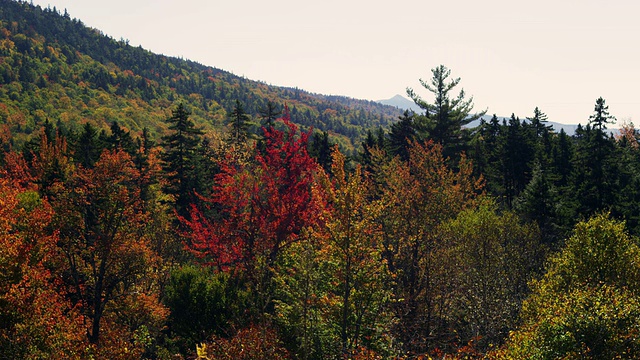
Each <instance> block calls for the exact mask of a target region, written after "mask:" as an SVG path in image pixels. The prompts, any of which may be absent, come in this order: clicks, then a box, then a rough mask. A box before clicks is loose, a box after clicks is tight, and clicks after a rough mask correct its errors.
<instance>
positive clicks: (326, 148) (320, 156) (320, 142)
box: [309, 131, 335, 174]
mask: <svg viewBox="0 0 640 360" xmlns="http://www.w3.org/2000/svg"><path fill="white" fill-rule="evenodd" d="M334 145H335V144H333V143H332V142H331V141H330V140H329V133H328V132H326V131H323V132H315V133H313V136H312V137H311V142H310V143H309V155H311V157H313V158H315V159H316V161H317V162H318V164H320V166H322V168H323V169H324V170H325V171H326V172H327V174H329V173H330V172H331V162H332V161H331V152H332V149H333V147H334Z"/></svg>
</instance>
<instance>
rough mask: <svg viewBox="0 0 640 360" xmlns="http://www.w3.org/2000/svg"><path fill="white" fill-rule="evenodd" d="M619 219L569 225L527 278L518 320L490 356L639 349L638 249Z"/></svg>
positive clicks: (633, 353)
mask: <svg viewBox="0 0 640 360" xmlns="http://www.w3.org/2000/svg"><path fill="white" fill-rule="evenodd" d="M624 228H625V224H624V223H623V222H619V221H615V220H612V219H610V218H609V216H608V215H607V214H599V215H596V216H594V217H593V218H591V219H590V220H588V221H583V222H580V223H578V224H577V225H576V227H575V230H574V234H573V236H571V238H569V239H568V240H567V241H566V245H565V247H564V249H563V250H562V251H561V252H560V253H558V254H557V255H555V256H553V257H552V258H551V259H550V261H549V267H548V269H547V273H546V274H545V275H544V277H543V278H542V279H540V280H539V281H534V282H533V283H532V284H531V287H532V294H531V295H530V296H529V298H528V299H527V300H526V301H525V302H524V304H523V310H522V325H521V326H520V328H519V329H518V330H517V331H516V332H514V333H512V334H511V336H510V338H509V340H508V341H507V343H506V344H505V347H504V348H503V349H502V350H500V351H498V352H496V353H495V354H493V355H494V356H493V357H494V358H504V359H513V358H519V359H524V358H529V359H530V358H541V359H559V358H580V359H614V358H615V359H618V358H622V359H635V358H637V357H638V356H639V355H640V341H638V337H637V332H638V330H637V329H638V328H640V321H639V319H640V257H639V256H640V249H639V248H638V245H637V240H636V239H634V238H631V237H630V236H629V235H628V234H627V233H626V232H625V230H624Z"/></svg>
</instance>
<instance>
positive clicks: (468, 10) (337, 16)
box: [33, 0, 640, 125]
mask: <svg viewBox="0 0 640 360" xmlns="http://www.w3.org/2000/svg"><path fill="white" fill-rule="evenodd" d="M33 3H34V4H37V5H41V6H43V7H47V6H48V5H50V6H51V7H53V6H55V7H56V8H57V9H58V10H60V11H63V10H64V9H65V8H66V9H67V11H68V12H69V14H70V15H71V17H74V18H78V19H80V20H82V22H83V23H84V24H85V25H88V26H91V27H94V28H97V29H100V30H102V31H103V32H104V33H105V34H107V35H109V36H111V37H113V38H115V39H120V38H124V39H128V40H129V41H130V44H131V45H135V46H138V45H142V47H143V48H145V49H148V50H151V51H153V52H156V53H162V54H166V55H172V56H181V57H183V58H186V59H190V60H194V61H197V62H200V63H202V64H204V65H209V66H214V67H216V68H220V69H223V70H227V71H231V72H233V73H234V74H236V75H244V76H245V77H247V78H249V79H253V80H261V81H265V82H267V83H269V84H273V85H281V86H297V87H299V88H301V89H304V90H307V91H310V92H315V93H321V94H333V95H344V96H349V97H353V98H358V99H368V100H380V99H387V98H390V97H392V96H394V95H396V94H402V95H406V88H407V87H412V88H414V90H416V91H418V93H420V94H421V95H423V96H425V98H427V99H428V100H431V98H430V97H428V96H429V95H430V94H429V93H428V92H426V90H424V91H423V89H422V88H421V86H420V83H419V82H418V79H419V78H422V79H424V80H428V79H429V78H430V77H431V69H432V68H434V67H436V66H438V65H440V64H444V65H445V66H447V67H449V68H450V69H451V70H452V75H453V76H454V77H460V78H461V79H462V80H461V82H460V86H461V87H462V88H464V90H465V92H466V93H467V94H468V95H472V96H473V97H474V102H475V105H476V107H475V109H477V110H483V109H488V113H489V114H493V113H496V114H498V115H499V116H509V115H511V113H515V114H516V115H517V116H519V117H520V118H525V117H527V116H531V115H532V114H533V109H534V108H535V107H536V106H538V107H539V108H540V109H541V110H542V111H543V112H545V113H547V115H548V116H549V120H551V121H557V122H561V123H578V122H580V123H582V124H585V123H586V122H587V121H588V118H589V115H591V114H592V113H593V108H594V104H595V100H596V99H597V98H598V97H600V96H602V97H603V98H604V99H605V100H606V102H607V105H609V111H610V113H611V114H612V115H614V116H616V117H617V118H618V124H620V123H622V122H623V121H627V122H628V121H635V122H636V125H640V96H639V95H640V93H639V91H638V90H637V88H638V84H640V1H637V0H608V1H604V0H536V1H526V2H525V1H517V0H484V1H478V0H457V1H456V0H440V1H429V0H394V1H389V0H387V1H381V0H366V1H365V0H324V1H304V0H268V1H267V0H211V1H205V0H181V1H169V0H153V1H152V0H126V1H125V0H109V1H106V0H33Z"/></svg>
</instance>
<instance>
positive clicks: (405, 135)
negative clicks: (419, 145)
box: [388, 110, 418, 161]
mask: <svg viewBox="0 0 640 360" xmlns="http://www.w3.org/2000/svg"><path fill="white" fill-rule="evenodd" d="M417 135H418V134H417V130H416V127H415V123H414V114H413V112H410V111H408V110H405V112H404V114H402V116H400V119H399V120H398V122H395V123H393V124H391V129H390V130H389V143H388V150H389V155H391V156H399V157H400V158H401V159H402V160H403V161H409V143H410V142H411V141H414V140H415V139H416V137H417Z"/></svg>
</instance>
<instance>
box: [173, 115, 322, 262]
mask: <svg viewBox="0 0 640 360" xmlns="http://www.w3.org/2000/svg"><path fill="white" fill-rule="evenodd" d="M280 120H281V121H283V122H284V124H285V126H286V128H287V131H281V130H277V129H274V128H270V129H264V133H265V140H266V149H265V151H264V153H259V152H258V153H257V155H256V159H255V162H254V163H252V164H249V165H246V166H239V165H237V164H234V163H233V162H232V161H226V162H225V163H224V164H222V166H221V170H222V171H221V173H220V174H218V175H217V176H216V178H215V180H216V185H215V186H214V189H213V193H212V196H211V197H210V198H207V199H205V200H206V201H207V202H210V203H212V204H215V205H217V206H218V207H219V208H221V215H222V219H220V220H216V221H210V220H209V219H206V218H205V217H204V216H203V214H202V212H201V211H200V209H197V208H193V209H192V212H191V218H192V220H191V221H185V223H186V224H187V225H188V226H189V228H190V230H191V233H190V236H191V240H192V250H193V251H194V252H196V253H197V254H199V255H201V256H208V257H210V259H211V261H212V263H213V264H214V265H216V266H218V267H219V268H220V269H225V268H228V266H230V265H234V264H236V265H241V264H243V263H247V262H250V261H252V260H253V259H254V258H255V257H256V256H258V255H261V256H265V257H266V259H267V261H268V262H273V261H274V260H275V258H276V256H277V255H278V253H279V252H280V250H281V249H282V248H283V247H286V246H287V245H288V244H290V243H292V242H294V241H296V239H297V237H298V235H299V233H300V231H301V230H302V229H303V228H304V227H305V226H310V225H313V224H314V223H316V222H317V221H318V219H319V216H318V214H319V209H320V207H321V205H319V202H318V201H315V200H314V196H313V195H312V186H313V183H314V172H316V171H318V169H319V167H318V165H317V163H316V162H315V160H314V159H313V158H311V157H310V156H309V154H308V153H307V142H308V139H309V133H301V134H298V128H297V127H296V125H295V124H293V123H292V122H291V121H290V119H289V114H288V111H287V112H285V116H284V117H283V118H282V119H280Z"/></svg>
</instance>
